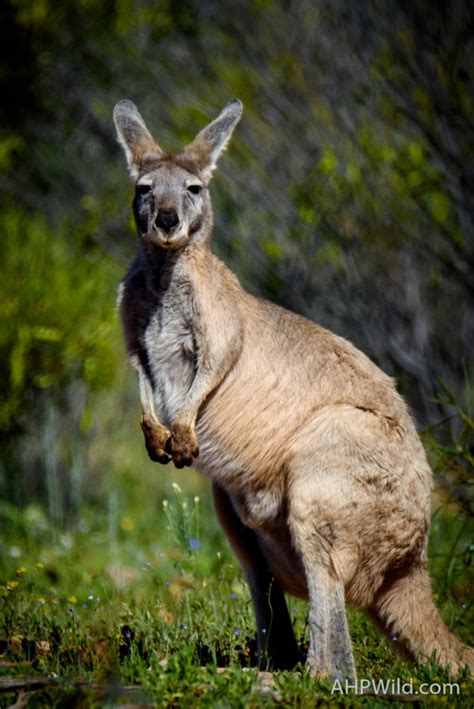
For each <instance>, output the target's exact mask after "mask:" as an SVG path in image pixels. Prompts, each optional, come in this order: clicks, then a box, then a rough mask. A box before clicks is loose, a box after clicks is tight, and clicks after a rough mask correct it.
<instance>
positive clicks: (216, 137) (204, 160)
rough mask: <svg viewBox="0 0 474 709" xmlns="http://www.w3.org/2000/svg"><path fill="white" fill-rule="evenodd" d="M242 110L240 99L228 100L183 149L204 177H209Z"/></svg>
mask: <svg viewBox="0 0 474 709" xmlns="http://www.w3.org/2000/svg"><path fill="white" fill-rule="evenodd" d="M242 111H243V104H242V101H239V99H234V100H233V101H229V103H228V104H227V105H226V106H225V108H224V109H223V110H222V111H221V113H220V114H219V115H218V116H217V118H216V119H215V120H214V121H212V123H209V125H208V126H206V127H205V128H203V130H202V131H201V132H200V133H198V134H197V136H196V137H195V138H194V140H193V142H192V143H190V144H189V145H188V146H187V147H186V148H185V149H184V154H185V155H186V156H187V157H189V158H191V160H193V161H194V162H195V163H196V164H197V166H198V167H199V169H200V170H202V171H203V176H204V179H210V177H211V174H212V171H213V170H214V168H215V167H216V163H217V158H218V157H219V155H220V154H221V153H222V151H223V150H225V148H226V147H227V143H228V142H229V139H230V136H231V135H232V131H233V130H234V128H235V126H236V125H237V123H238V122H239V120H240V117H241V116H242Z"/></svg>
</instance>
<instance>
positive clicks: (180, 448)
mask: <svg viewBox="0 0 474 709" xmlns="http://www.w3.org/2000/svg"><path fill="white" fill-rule="evenodd" d="M166 450H167V452H168V453H170V454H171V455H172V457H173V462H174V464H175V466H176V467H177V468H182V467H184V466H185V465H192V463H193V459H194V458H197V457H198V455H199V445H198V441H197V438H196V433H195V431H194V426H190V425H189V424H181V423H179V421H175V422H174V424H173V425H172V427H171V438H170V439H169V440H168V443H167V446H166Z"/></svg>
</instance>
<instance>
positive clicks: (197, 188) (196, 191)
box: [188, 185, 202, 194]
mask: <svg viewBox="0 0 474 709" xmlns="http://www.w3.org/2000/svg"><path fill="white" fill-rule="evenodd" d="M201 190H202V187H201V185H189V187H188V192H191V194H199V193H200V191H201Z"/></svg>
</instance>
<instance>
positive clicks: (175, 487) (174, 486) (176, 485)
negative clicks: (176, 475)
mask: <svg viewBox="0 0 474 709" xmlns="http://www.w3.org/2000/svg"><path fill="white" fill-rule="evenodd" d="M171 487H172V488H173V490H175V491H176V492H182V490H181V488H180V486H179V485H178V483H172V485H171Z"/></svg>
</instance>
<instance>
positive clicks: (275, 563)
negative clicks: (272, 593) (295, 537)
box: [257, 527, 308, 599]
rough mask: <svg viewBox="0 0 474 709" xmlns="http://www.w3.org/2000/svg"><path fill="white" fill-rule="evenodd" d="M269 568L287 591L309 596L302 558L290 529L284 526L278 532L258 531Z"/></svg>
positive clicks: (295, 594) (300, 596) (292, 593)
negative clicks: (297, 551)
mask: <svg viewBox="0 0 474 709" xmlns="http://www.w3.org/2000/svg"><path fill="white" fill-rule="evenodd" d="M257 538H258V542H259V545H260V548H261V550H262V553H263V555H264V557H265V560H266V562H267V566H268V570H269V571H270V573H271V574H272V575H273V576H274V577H275V579H276V580H277V581H278V583H279V585H280V586H281V588H282V589H283V591H284V592H285V593H289V594H290V595H291V596H296V597H297V598H304V599H307V598H308V588H307V584H306V578H305V573H304V569H303V565H302V563H301V560H300V558H299V557H298V555H297V554H296V552H295V549H294V547H293V545H292V544H291V539H290V534H289V531H288V529H285V527H282V529H281V530H278V534H276V535H275V534H268V533H265V532H257Z"/></svg>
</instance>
